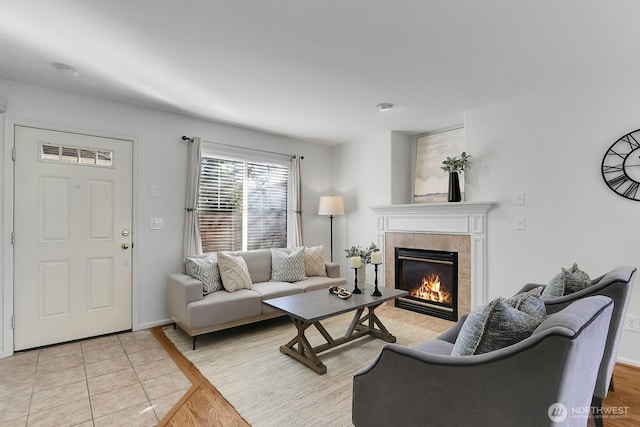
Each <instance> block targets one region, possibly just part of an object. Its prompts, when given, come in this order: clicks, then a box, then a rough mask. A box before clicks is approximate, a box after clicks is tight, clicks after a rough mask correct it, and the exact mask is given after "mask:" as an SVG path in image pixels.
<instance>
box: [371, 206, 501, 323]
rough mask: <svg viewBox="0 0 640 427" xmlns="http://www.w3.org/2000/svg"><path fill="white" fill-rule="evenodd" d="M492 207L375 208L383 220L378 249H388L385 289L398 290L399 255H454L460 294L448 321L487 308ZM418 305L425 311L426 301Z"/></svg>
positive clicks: (379, 227) (427, 311) (385, 259)
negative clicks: (403, 252)
mask: <svg viewBox="0 0 640 427" xmlns="http://www.w3.org/2000/svg"><path fill="white" fill-rule="evenodd" d="M492 205H493V203H492V202H461V203H425V204H412V205H389V206H373V207H371V209H372V210H373V211H374V212H375V213H376V214H377V215H378V221H377V223H378V245H379V246H380V247H381V248H384V264H385V265H384V267H385V269H384V271H385V274H384V285H385V286H387V287H396V286H397V283H396V281H397V277H396V251H397V250H398V249H401V250H402V249H409V250H411V249H416V250H429V251H435V252H436V253H437V252H443V253H455V257H456V259H457V266H456V268H457V290H456V292H457V294H456V298H455V299H456V301H455V307H452V310H451V313H452V314H450V317H449V320H457V317H458V316H459V315H461V314H464V313H467V312H469V311H470V310H471V308H472V307H476V306H478V305H480V304H483V303H484V302H485V300H486V296H487V291H486V265H487V258H486V239H487V226H486V223H487V221H486V216H487V212H488V211H489V209H491V207H492ZM428 279H429V277H426V280H428ZM441 285H442V283H441V284H440V285H438V286H441ZM402 286H404V285H401V287H402ZM411 299H413V298H411ZM418 303H419V305H421V304H420V303H421V301H418ZM452 303H454V302H453V298H452ZM426 304H427V306H429V305H432V304H430V303H429V302H426ZM400 305H402V304H400ZM436 305H438V304H436ZM403 308H404V307H403ZM415 311H419V310H415ZM425 311H426V313H425V314H429V315H434V314H433V313H430V312H429V311H430V310H425ZM435 316H437V317H442V318H447V317H446V316H442V315H438V314H435Z"/></svg>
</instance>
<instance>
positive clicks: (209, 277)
mask: <svg viewBox="0 0 640 427" xmlns="http://www.w3.org/2000/svg"><path fill="white" fill-rule="evenodd" d="M184 269H185V272H186V273H187V274H188V275H189V276H191V277H193V278H194V279H198V280H200V281H201V282H202V288H203V289H202V293H203V294H204V295H207V294H210V293H212V292H215V291H219V290H220V289H222V281H221V280H220V271H219V270H218V259H217V257H216V255H215V254H214V255H209V256H205V257H201V256H200V257H199V256H193V257H187V259H185V261H184Z"/></svg>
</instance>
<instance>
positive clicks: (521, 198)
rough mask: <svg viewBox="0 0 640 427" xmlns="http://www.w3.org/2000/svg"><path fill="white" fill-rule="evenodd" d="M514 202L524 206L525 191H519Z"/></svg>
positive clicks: (514, 197)
mask: <svg viewBox="0 0 640 427" xmlns="http://www.w3.org/2000/svg"><path fill="white" fill-rule="evenodd" d="M513 203H514V204H515V205H516V206H524V204H525V194H524V191H517V192H516V194H515V195H514V196H513Z"/></svg>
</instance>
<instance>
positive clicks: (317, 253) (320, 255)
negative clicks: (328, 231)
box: [304, 245, 327, 277]
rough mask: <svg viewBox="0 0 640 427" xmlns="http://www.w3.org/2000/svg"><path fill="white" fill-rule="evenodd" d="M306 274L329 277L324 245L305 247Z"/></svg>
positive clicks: (308, 275)
mask: <svg viewBox="0 0 640 427" xmlns="http://www.w3.org/2000/svg"><path fill="white" fill-rule="evenodd" d="M304 274H305V276H307V277H313V276H320V277H327V268H326V266H325V261H324V246H322V245H320V246H314V247H311V248H307V247H305V248H304Z"/></svg>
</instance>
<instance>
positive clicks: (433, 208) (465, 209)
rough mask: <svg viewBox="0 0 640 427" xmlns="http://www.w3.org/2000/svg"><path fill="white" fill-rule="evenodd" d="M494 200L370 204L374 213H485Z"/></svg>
mask: <svg viewBox="0 0 640 427" xmlns="http://www.w3.org/2000/svg"><path fill="white" fill-rule="evenodd" d="M495 204H496V202H457V203H416V204H410V205H380V206H371V207H370V208H371V210H372V211H373V212H375V214H376V215H410V214H438V213H461V214H486V213H487V212H488V211H489V209H491V207H492V206H493V205H495Z"/></svg>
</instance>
